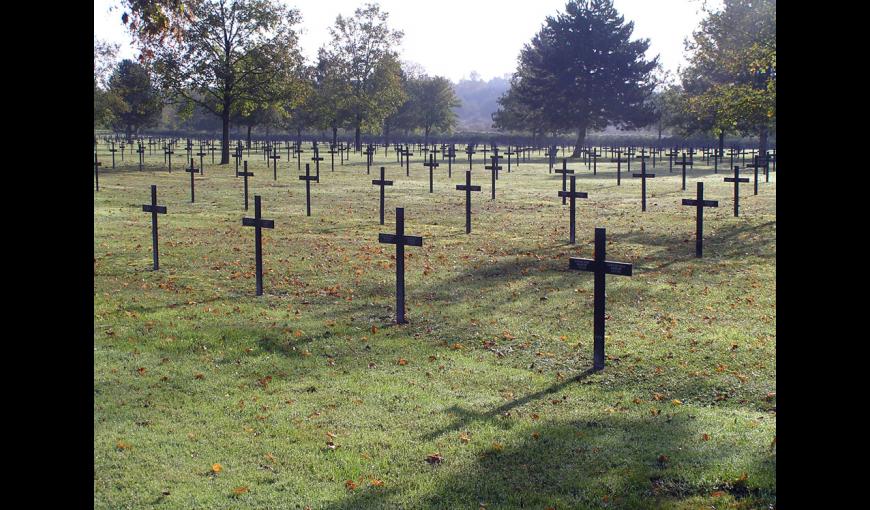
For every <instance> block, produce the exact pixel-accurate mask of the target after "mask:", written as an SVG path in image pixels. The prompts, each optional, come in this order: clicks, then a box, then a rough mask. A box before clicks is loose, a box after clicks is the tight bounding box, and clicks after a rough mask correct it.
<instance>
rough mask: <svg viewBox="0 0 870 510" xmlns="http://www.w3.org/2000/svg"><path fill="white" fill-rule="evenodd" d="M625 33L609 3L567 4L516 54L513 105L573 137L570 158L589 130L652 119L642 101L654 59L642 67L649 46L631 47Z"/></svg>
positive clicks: (644, 42) (578, 0) (651, 82)
mask: <svg viewBox="0 0 870 510" xmlns="http://www.w3.org/2000/svg"><path fill="white" fill-rule="evenodd" d="M633 30H634V23H632V22H628V23H626V22H625V21H624V18H623V17H622V16H621V15H620V14H619V13H618V12H617V11H616V9H615V8H614V7H613V2H612V1H611V0H571V1H569V2H568V4H567V5H566V6H565V12H564V13H558V14H557V15H556V16H550V17H547V19H546V21H545V23H544V26H543V27H542V28H541V31H540V32H538V34H537V35H535V37H534V38H533V39H532V41H531V42H530V43H529V44H526V46H525V47H524V48H523V50H522V52H521V53H520V57H519V68H518V69H517V72H516V73H515V75H514V80H513V87H512V88H513V92H512V93H513V94H515V99H516V101H518V102H519V103H520V104H521V105H522V106H523V107H524V108H526V109H528V110H531V111H534V112H536V113H535V114H536V115H537V116H538V117H539V118H542V119H545V122H546V124H547V128H548V130H550V131H554V132H558V131H561V132H566V131H573V130H577V146H576V147H575V152H574V156H575V157H576V156H578V155H579V150H580V148H581V147H582V145H583V143H584V141H585V139H586V132H587V130H589V129H603V128H605V127H607V126H608V125H615V126H617V127H619V128H634V127H640V126H644V125H647V124H649V123H650V122H651V121H653V120H654V113H653V111H652V109H651V108H650V106H649V104H648V101H647V99H648V98H649V96H650V94H652V91H653V89H654V87H655V79H654V77H653V71H654V70H655V69H656V68H657V66H658V57H656V58H654V59H652V60H649V61H648V60H646V57H645V54H646V51H647V49H648V48H649V40H648V39H640V40H634V41H633V40H631V34H632V31H633Z"/></svg>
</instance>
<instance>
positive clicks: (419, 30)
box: [94, 0, 721, 81]
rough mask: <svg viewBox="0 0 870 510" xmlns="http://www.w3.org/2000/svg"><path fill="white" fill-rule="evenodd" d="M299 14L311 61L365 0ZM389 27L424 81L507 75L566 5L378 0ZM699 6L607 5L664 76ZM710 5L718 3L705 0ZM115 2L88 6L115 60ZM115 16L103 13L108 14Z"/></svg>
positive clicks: (118, 35) (663, 0)
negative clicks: (630, 25)
mask: <svg viewBox="0 0 870 510" xmlns="http://www.w3.org/2000/svg"><path fill="white" fill-rule="evenodd" d="M282 1H283V3H285V4H287V5H290V6H292V7H295V8H297V9H299V10H300V11H301V13H302V25H301V35H300V39H301V45H302V51H303V54H304V55H306V56H307V57H308V58H309V59H310V60H313V59H314V58H315V56H316V55H317V49H318V48H319V47H320V46H322V45H324V44H326V42H327V41H328V39H329V31H328V29H327V27H329V26H331V25H332V24H333V23H334V21H335V17H336V16H337V15H338V14H344V15H351V14H353V11H354V9H356V8H357V7H359V6H361V5H362V4H363V3H365V0H282ZM379 3H380V5H381V8H382V10H385V11H387V12H388V13H390V17H389V20H388V23H389V25H390V27H391V28H393V29H400V30H403V31H404V32H405V38H404V41H403V42H402V45H401V47H400V48H399V52H400V55H401V58H402V59H403V60H410V61H412V62H416V63H418V64H420V65H422V66H423V68H424V69H426V71H427V72H428V73H429V74H430V75H440V76H446V77H448V78H450V79H451V80H453V81H458V80H459V79H461V78H463V77H468V76H469V75H470V74H471V72H472V71H477V72H478V73H479V74H480V76H481V78H483V79H485V80H488V79H490V78H492V77H494V76H502V75H505V74H512V73H513V72H514V70H515V69H516V62H517V56H518V55H519V52H520V50H521V49H522V47H523V45H524V44H525V43H527V42H529V41H530V40H531V38H532V36H533V35H534V34H535V33H537V31H538V30H540V28H541V25H542V24H543V22H544V18H545V17H546V16H548V15H553V14H555V13H556V12H557V11H563V10H564V7H565V3H566V0H437V1H434V2H423V1H418V0H381V1H380V2H379ZM702 3H703V2H702V0H614V5H615V7H616V10H617V11H619V12H620V13H621V14H622V15H623V16H625V18H626V21H634V35H633V38H635V39H637V38H649V39H650V43H651V44H650V50H649V54H648V55H647V56H648V57H649V58H652V57H654V56H655V55H656V54H658V55H660V57H661V58H660V61H661V63H662V65H663V66H664V68H665V69H669V70H671V71H673V72H676V70H677V67H678V66H680V65H685V59H684V58H683V40H684V39H685V38H686V37H688V36H690V35H691V33H692V30H694V29H695V28H696V27H697V26H698V22H699V21H700V20H701V18H702V12H701V6H702ZM708 4H710V5H713V6H716V5H720V4H721V1H718V0H708ZM119 5H120V1H118V0H94V35H95V36H96V37H97V38H98V39H103V40H108V41H111V42H116V43H121V51H120V55H119V56H120V57H121V58H133V57H134V56H135V51H134V50H133V49H132V48H131V47H130V37H129V36H128V35H127V32H126V30H125V28H124V26H123V24H122V23H121V11H120V10H118V8H119ZM112 7H115V8H116V9H115V10H113V11H111V12H110V8H112Z"/></svg>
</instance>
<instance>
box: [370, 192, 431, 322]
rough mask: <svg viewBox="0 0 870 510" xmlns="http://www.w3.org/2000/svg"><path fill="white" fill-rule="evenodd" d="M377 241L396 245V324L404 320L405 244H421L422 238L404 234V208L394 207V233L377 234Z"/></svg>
mask: <svg viewBox="0 0 870 510" xmlns="http://www.w3.org/2000/svg"><path fill="white" fill-rule="evenodd" d="M378 242H379V243H386V244H395V245H396V324H406V323H407V322H408V321H406V320H405V245H408V246H423V238H422V237H419V236H406V235H405V209H404V208H402V207H397V208H396V233H395V234H378Z"/></svg>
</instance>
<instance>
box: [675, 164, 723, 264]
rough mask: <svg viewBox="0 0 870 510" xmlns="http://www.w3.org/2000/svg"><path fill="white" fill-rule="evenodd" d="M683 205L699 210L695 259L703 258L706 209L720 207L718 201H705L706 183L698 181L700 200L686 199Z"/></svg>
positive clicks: (697, 214)
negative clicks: (692, 206)
mask: <svg viewBox="0 0 870 510" xmlns="http://www.w3.org/2000/svg"><path fill="white" fill-rule="evenodd" d="M683 205H694V206H695V207H696V208H697V213H696V226H695V257H698V258H701V256H702V255H703V253H704V242H703V239H704V208H705V207H719V202H718V201H716V200H704V183H703V182H701V181H698V198H696V199H695V200H692V199H689V198H684V199H683Z"/></svg>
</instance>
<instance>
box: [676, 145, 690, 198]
mask: <svg viewBox="0 0 870 510" xmlns="http://www.w3.org/2000/svg"><path fill="white" fill-rule="evenodd" d="M674 164H675V165H678V166H681V167H682V168H683V191H686V167H687V166H692V164H693V162H692V161H686V153H685V152H684V153H683V159H682V161H677V162H676V163H674Z"/></svg>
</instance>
